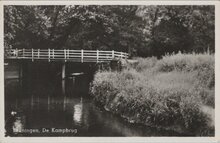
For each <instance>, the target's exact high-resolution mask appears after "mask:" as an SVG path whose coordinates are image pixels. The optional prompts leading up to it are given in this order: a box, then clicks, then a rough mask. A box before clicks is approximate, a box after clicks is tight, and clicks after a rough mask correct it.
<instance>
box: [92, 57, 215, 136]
mask: <svg viewBox="0 0 220 143" xmlns="http://www.w3.org/2000/svg"><path fill="white" fill-rule="evenodd" d="M136 60H137V62H135V63H132V64H128V65H127V68H126V69H124V70H123V71H121V72H109V71H103V72H98V73H96V75H95V78H94V81H93V82H92V86H91V89H90V91H91V94H92V95H93V97H94V100H95V102H96V103H97V105H99V106H100V107H103V108H105V109H106V110H108V111H110V112H112V113H114V114H118V115H120V116H122V117H123V118H125V119H127V120H128V121H129V122H133V123H142V124H146V125H150V126H156V127H162V128H167V129H173V130H176V131H179V132H184V133H189V134H194V135H214V133H213V130H214V125H213V122H214V121H213V120H214V119H213V117H212V116H211V115H210V111H214V106H215V105H214V103H215V102H214V84H215V83H214V55H209V54H181V53H179V54H177V55H169V56H164V57H163V58H162V59H160V60H157V59H156V58H145V59H143V58H137V59H136ZM204 109H205V110H204ZM209 110H210V111H209Z"/></svg>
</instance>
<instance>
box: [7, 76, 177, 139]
mask: <svg viewBox="0 0 220 143" xmlns="http://www.w3.org/2000/svg"><path fill="white" fill-rule="evenodd" d="M12 114H14V115H12ZM5 121H6V125H5V128H6V131H7V136H112V137H115V136H180V134H178V133H175V132H172V131H166V130H159V129H157V128H151V127H146V126H142V125H135V124H130V123H127V122H126V121H124V120H123V119H122V118H120V117H117V116H116V115H113V114H111V113H109V112H106V111H102V110H100V109H99V108H97V107H96V106H95V105H94V103H93V102H92V99H91V98H90V96H89V95H88V80H87V79H86V76H80V77H78V78H76V79H75V80H73V79H66V80H63V81H61V80H54V81H50V80H47V79H29V80H26V81H25V82H24V81H23V83H22V82H21V81H19V80H17V79H10V80H5Z"/></svg>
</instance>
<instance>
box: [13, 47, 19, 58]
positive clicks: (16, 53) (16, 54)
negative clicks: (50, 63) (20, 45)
mask: <svg viewBox="0 0 220 143" xmlns="http://www.w3.org/2000/svg"><path fill="white" fill-rule="evenodd" d="M14 53H15V56H16V58H18V49H17V48H16V49H15V52H14Z"/></svg>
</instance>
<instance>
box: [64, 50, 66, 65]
mask: <svg viewBox="0 0 220 143" xmlns="http://www.w3.org/2000/svg"><path fill="white" fill-rule="evenodd" d="M64 59H65V62H66V49H64Z"/></svg>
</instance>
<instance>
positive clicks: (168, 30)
mask: <svg viewBox="0 0 220 143" xmlns="http://www.w3.org/2000/svg"><path fill="white" fill-rule="evenodd" d="M214 11H215V7H214V6H211V5H208V6H203V5H200V6H190V5H188V6H153V5H151V6H135V5H127V6H126V5H124V6H120V5H105V6H101V5H74V6H10V5H9V6H4V44H5V48H6V49H8V48H46V49H47V48H56V49H63V48H68V49H102V50H113V49H114V50H117V51H124V52H128V53H130V55H135V56H142V57H147V56H156V57H161V56H162V55H164V54H165V53H173V52H175V53H177V52H178V51H182V52H185V53H188V52H192V51H194V52H196V53H200V52H204V51H207V49H209V51H210V52H214V51H215V48H214V39H215V38H214V34H215V32H214V30H215V28H214V23H215V19H214Z"/></svg>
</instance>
